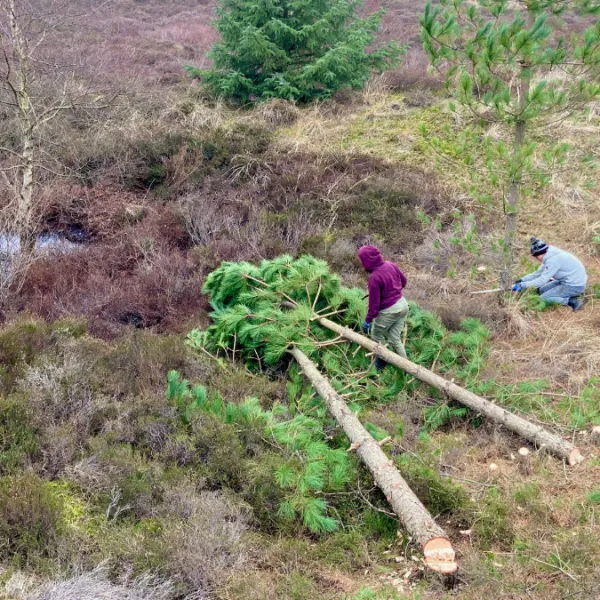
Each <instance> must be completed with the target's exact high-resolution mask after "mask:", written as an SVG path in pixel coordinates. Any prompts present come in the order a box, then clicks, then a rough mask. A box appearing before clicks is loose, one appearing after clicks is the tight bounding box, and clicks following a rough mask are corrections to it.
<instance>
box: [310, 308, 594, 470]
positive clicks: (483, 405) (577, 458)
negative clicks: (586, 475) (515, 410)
mask: <svg viewBox="0 0 600 600" xmlns="http://www.w3.org/2000/svg"><path fill="white" fill-rule="evenodd" d="M318 322H319V323H320V324H321V325H323V327H326V328H327V329H329V330H331V331H334V332H335V333H337V334H338V335H340V336H342V337H344V338H345V339H347V340H349V341H351V342H355V343H356V344H358V345H359V346H362V347H363V348H366V349H367V350H369V351H371V352H373V353H374V354H376V355H377V356H379V357H380V358H383V360H385V361H386V362H387V363H389V364H391V365H394V366H395V367H398V368H399V369H402V370H403V371H406V372H407V373H410V374H411V375H413V376H414V377H416V378H417V379H419V380H420V381H423V382H424V383H427V384H429V385H431V386H432V387H434V388H436V389H438V390H440V391H442V392H444V393H445V394H447V395H448V396H449V397H450V398H452V399H453V400H456V402H459V403H460V404H462V405H463V406H466V407H468V408H470V409H471V410H473V411H475V412H476V413H477V414H481V415H483V416H485V417H487V418H488V419H491V420H492V421H495V422H496V423H499V424H500V425H504V426H505V427H506V428H507V429H510V430H511V431H513V432H515V433H517V434H519V435H520V436H522V437H524V438H525V439H527V440H529V441H530V442H532V443H533V444H535V445H536V446H537V447H538V448H540V449H546V450H548V451H550V452H552V453H554V454H555V455H557V456H559V457H560V458H563V459H565V460H566V461H567V462H568V463H569V465H571V466H572V465H577V464H579V463H580V462H582V461H583V456H582V455H581V453H580V452H579V450H578V449H577V448H576V447H575V446H574V445H573V444H571V443H570V442H567V441H566V440H563V439H562V438H561V437H560V436H558V435H556V434H554V433H551V432H550V431H548V430H547V429H544V428H543V427H542V426H540V425H536V424H535V423H531V422H530V421H527V420H526V419H524V418H522V417H518V416H517V415H514V414H512V413H510V412H508V411H507V410H505V409H504V408H501V407H500V406H498V405H497V404H494V403H493V402H490V401H489V400H486V399H485V398H482V397H481V396H477V395H476V394H474V393H473V392H469V391H468V390H465V389H463V388H461V387H460V386H458V385H456V384H455V383H452V382H450V381H447V380H446V379H444V378H443V377H441V376H440V375H437V374H436V373H434V372H433V371H430V370H429V369H426V368H425V367H422V366H420V365H417V364H415V363H413V362H411V361H410V360H408V359H406V358H403V357H401V356H399V355H398V354H396V353H395V352H392V351H390V350H388V349H387V348H386V347H385V346H382V345H381V344H378V343H377V342H374V341H373V340H370V339H369V338H367V337H365V336H363V335H360V334H359V333H356V331H353V330H352V329H348V328H347V327H342V326H341V325H338V324H337V323H334V322H333V321H330V320H329V319H326V318H323V317H321V318H319V319H318Z"/></svg>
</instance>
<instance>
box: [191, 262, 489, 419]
mask: <svg viewBox="0 0 600 600" xmlns="http://www.w3.org/2000/svg"><path fill="white" fill-rule="evenodd" d="M203 292H204V293H205V294H207V295H208V296H209V299H210V303H211V306H212V308H213V312H212V313H211V315H210V316H211V320H212V324H211V326H210V327H209V328H208V329H207V330H206V331H198V330H195V331H192V332H191V333H190V335H189V336H188V341H189V343H190V345H191V346H192V347H196V348H204V349H206V350H208V351H209V352H211V353H213V354H215V355H220V356H223V355H224V356H226V357H228V358H230V359H234V360H236V361H238V362H240V361H241V362H243V364H244V365H245V366H246V367H247V368H248V369H250V370H262V371H265V370H268V369H281V368H286V367H287V364H288V363H289V361H290V358H289V356H288V354H287V350H288V349H289V348H290V347H291V346H292V345H295V346H297V347H298V348H300V349H301V350H302V352H304V353H305V354H306V355H307V356H308V357H309V358H310V359H311V360H313V361H314V362H315V363H316V364H317V365H318V366H319V368H320V369H321V370H322V371H323V372H324V373H326V375H327V377H328V378H329V379H330V380H331V383H332V385H333V386H334V387H335V388H336V389H337V390H338V391H341V390H342V389H343V390H344V394H345V395H346V396H349V397H350V403H351V404H353V406H354V407H356V408H359V407H360V405H361V404H362V403H366V402H372V401H373V400H375V401H386V400H390V399H394V398H396V397H397V396H398V394H399V392H401V391H402V392H403V393H407V394H408V393H412V392H413V391H414V390H415V389H416V388H417V387H418V385H419V383H418V381H415V379H414V378H413V377H410V376H408V375H407V374H405V373H403V372H402V371H400V370H396V369H388V370H386V371H385V372H384V373H383V375H382V378H383V381H384V382H385V385H383V386H378V385H374V383H373V381H372V380H371V379H370V378H369V377H362V376H357V374H361V373H362V374H364V373H366V372H368V371H369V369H370V367H371V362H372V358H371V357H369V356H367V355H366V354H365V353H364V352H360V351H357V348H356V346H355V345H353V344H349V343H347V342H346V341H344V340H340V339H336V334H334V333H332V332H331V331H329V330H328V329H326V328H324V327H322V326H321V325H319V324H318V322H317V320H316V318H315V316H316V315H319V316H330V317H331V319H333V320H335V322H336V323H339V324H340V325H344V326H348V327H353V328H356V327H358V326H359V324H360V323H362V321H363V319H364V315H365V313H366V299H365V294H364V291H363V290H361V289H356V288H353V289H350V288H346V287H345V286H343V285H342V281H341V279H340V277H339V276H338V275H335V274H334V273H331V272H330V271H329V265H328V264H327V262H325V261H323V260H319V259H316V258H313V257H312V256H302V257H300V258H298V259H294V258H292V257H291V256H287V255H284V256H280V257H278V258H276V259H273V260H265V261H263V262H262V263H261V264H260V265H254V264H252V263H248V262H237V263H232V262H226V263H223V264H222V265H221V266H220V267H219V268H218V269H216V270H215V271H213V272H212V273H211V274H210V275H209V276H208V278H207V279H206V283H205V285H204V288H203ZM408 328H409V331H408V336H407V347H408V352H409V355H410V357H411V360H412V361H414V362H416V363H417V364H421V365H423V366H426V367H428V366H431V364H432V363H434V362H435V364H436V369H437V370H438V371H439V372H441V373H446V374H450V373H451V374H452V375H453V376H455V377H458V378H460V379H461V380H462V381H465V382H468V381H470V379H471V378H472V377H475V376H476V375H477V373H478V372H479V371H480V370H481V368H482V366H483V363H484V360H485V356H486V353H487V348H488V344H487V339H488V336H489V332H488V331H487V329H486V328H485V327H484V326H483V325H482V324H481V323H480V322H479V321H477V320H475V319H467V320H466V321H465V322H464V324H463V327H462V328H461V330H460V331H458V332H455V333H454V334H449V333H448V332H447V331H446V329H445V328H444V326H443V325H442V324H441V322H440V320H439V318H438V317H437V316H435V315H434V314H433V313H431V312H428V311H425V310H422V309H420V308H419V307H418V306H417V305H416V304H414V303H411V311H410V313H409V318H408ZM294 395H295V396H296V395H301V392H300V390H299V389H298V390H296V392H295V394H294Z"/></svg>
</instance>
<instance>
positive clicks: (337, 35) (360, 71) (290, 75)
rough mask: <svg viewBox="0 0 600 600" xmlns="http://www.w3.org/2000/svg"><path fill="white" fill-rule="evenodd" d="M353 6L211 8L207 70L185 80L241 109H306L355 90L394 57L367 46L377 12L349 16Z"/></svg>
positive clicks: (296, 3)
mask: <svg viewBox="0 0 600 600" xmlns="http://www.w3.org/2000/svg"><path fill="white" fill-rule="evenodd" d="M360 4H361V3H360V1H359V0H219V2H218V5H217V10H216V14H217V21H216V27H217V30H218V31H219V33H220V35H221V41H220V42H218V43H216V44H215V45H214V46H213V48H212V50H211V52H210V57H211V58H212V60H213V64H214V67H213V68H212V69H210V70H201V69H197V68H195V67H191V66H189V67H188V68H187V69H188V72H189V73H190V74H192V75H193V76H198V77H201V78H202V81H203V84H204V86H205V87H206V89H207V90H208V91H210V92H211V93H212V94H214V95H215V96H220V97H225V98H229V99H231V100H234V101H237V102H242V103H247V102H252V101H259V100H266V99H269V98H285V99H287V100H292V101H300V102H308V101H311V100H316V99H321V98H327V97H329V96H331V95H332V94H333V93H335V92H336V91H337V90H339V89H341V88H361V87H363V86H364V84H365V83H366V82H367V80H368V78H369V76H370V75H371V73H373V72H382V71H384V70H386V69H387V68H389V67H392V66H394V65H395V64H397V62H398V59H399V57H400V54H401V49H400V48H399V47H398V46H397V45H396V44H393V43H390V44H379V45H378V46H377V47H376V48H374V49H370V50H369V52H367V51H366V49H367V47H370V46H371V47H372V45H373V44H374V43H375V37H376V33H377V31H378V30H379V25H380V22H381V18H382V16H383V12H382V11H380V12H377V13H374V14H372V15H370V16H368V17H367V18H365V19H359V18H357V16H356V13H357V10H358V8H359V6H360Z"/></svg>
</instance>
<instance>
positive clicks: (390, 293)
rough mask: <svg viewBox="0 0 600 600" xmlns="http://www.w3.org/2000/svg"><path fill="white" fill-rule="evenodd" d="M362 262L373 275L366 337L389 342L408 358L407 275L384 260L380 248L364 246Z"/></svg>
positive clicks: (360, 255)
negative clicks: (405, 332) (405, 339)
mask: <svg viewBox="0 0 600 600" xmlns="http://www.w3.org/2000/svg"><path fill="white" fill-rule="evenodd" d="M358 258H359V259H360V262H361V263H362V264H363V267H364V268H365V270H366V271H367V273H369V310H368V312H367V317H366V319H365V322H364V323H363V332H364V333H365V335H368V334H369V333H371V337H372V338H373V340H375V341H376V342H378V343H380V344H385V343H386V341H387V342H389V344H390V345H391V346H392V348H393V349H394V351H395V352H396V353H397V354H399V355H400V356H403V357H404V358H406V350H405V348H404V344H403V343H402V330H403V329H404V322H405V321H406V317H407V315H408V302H407V301H406V298H404V296H403V295H402V290H403V289H404V288H405V287H406V275H404V273H403V272H402V271H401V270H400V269H399V268H398V267H397V266H396V265H395V264H394V263H392V262H388V261H385V260H383V256H382V255H381V252H380V251H379V249H378V248H377V247H376V246H363V247H362V248H361V249H360V250H359V251H358ZM385 364H386V363H385V361H384V360H383V359H381V358H377V360H376V361H375V366H376V367H377V370H378V371H382V370H383V369H384V368H385Z"/></svg>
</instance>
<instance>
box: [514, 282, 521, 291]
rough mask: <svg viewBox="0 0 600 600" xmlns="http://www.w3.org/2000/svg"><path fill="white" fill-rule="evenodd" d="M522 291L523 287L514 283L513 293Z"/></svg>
mask: <svg viewBox="0 0 600 600" xmlns="http://www.w3.org/2000/svg"><path fill="white" fill-rule="evenodd" d="M522 289H523V286H522V285H521V284H520V283H515V285H513V286H512V291H513V292H520V291H521V290H522Z"/></svg>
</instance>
